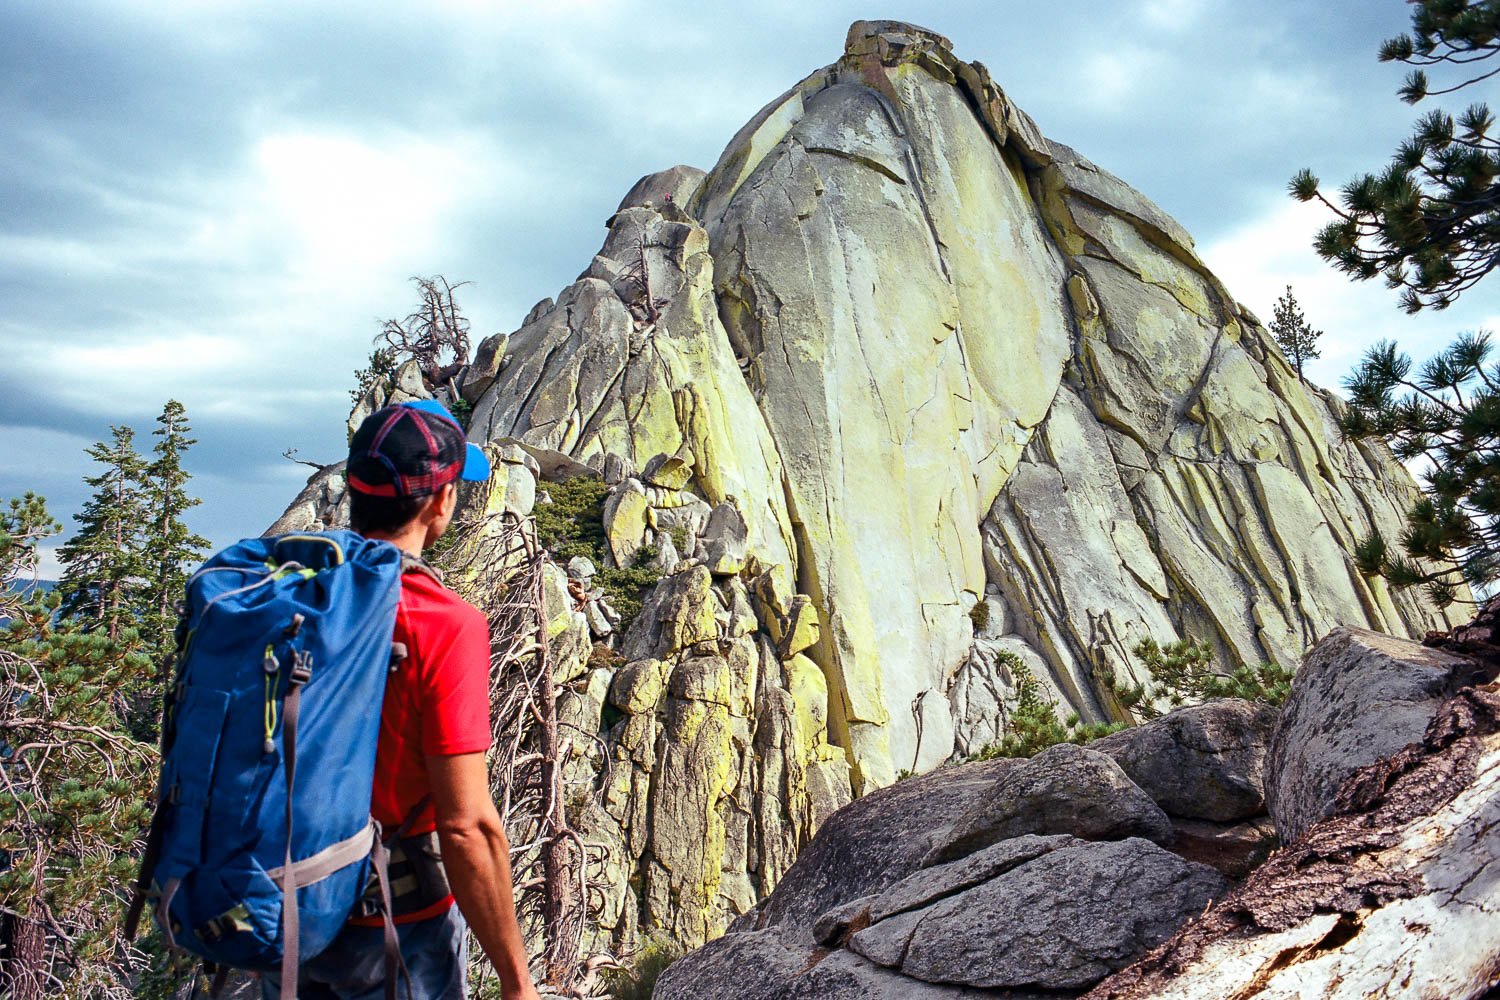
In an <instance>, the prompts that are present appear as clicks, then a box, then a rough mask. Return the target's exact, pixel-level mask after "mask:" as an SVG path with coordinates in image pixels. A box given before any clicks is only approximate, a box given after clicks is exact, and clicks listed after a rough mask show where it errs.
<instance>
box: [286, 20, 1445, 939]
mask: <svg viewBox="0 0 1500 1000" xmlns="http://www.w3.org/2000/svg"><path fill="white" fill-rule="evenodd" d="M608 225H609V234H608V236H607V237H606V239H605V242H604V246H603V248H602V249H601V250H600V252H599V253H598V254H597V255H596V256H595V257H594V258H593V260H592V261H591V262H590V263H589V265H588V267H587V268H586V270H585V271H584V272H583V274H582V275H581V276H580V277H579V279H578V280H577V281H576V282H574V283H573V284H571V285H569V286H568V287H567V288H565V289H563V290H562V291H561V292H560V293H559V294H558V295H557V297H556V299H555V300H553V299H546V300H543V301H542V302H540V303H538V304H537V306H536V307H535V308H534V309H533V310H532V311H531V313H530V314H529V315H528V316H527V317H526V320H525V322H524V323H523V325H522V326H521V327H520V328H519V329H518V330H516V331H515V332H513V333H511V334H509V335H502V336H497V337H494V338H491V339H490V340H488V341H486V342H485V343H484V344H483V345H481V347H480V349H479V350H478V352H477V354H476V359H475V362H474V363H473V364H472V365H471V366H469V368H468V369H467V370H466V371H465V372H464V373H462V374H461V375H460V376H459V377H458V379H457V380H456V382H455V387H456V388H446V389H443V390H440V391H439V395H440V396H441V395H443V394H444V393H446V394H447V395H449V396H450V397H451V396H452V395H453V393H454V392H455V391H456V392H457V393H458V394H460V395H461V396H462V397H463V398H464V399H465V400H466V401H468V402H470V403H471V404H472V405H473V416H472V420H471V423H470V435H471V438H472V439H474V440H476V441H480V442H488V443H493V444H494V445H495V446H496V453H497V456H498V457H499V458H500V459H501V460H500V461H497V462H496V473H497V481H496V482H497V489H496V490H495V491H494V492H493V493H492V502H495V503H498V502H501V500H503V501H504V502H506V503H509V504H512V505H513V506H514V507H515V509H516V510H518V511H519V512H521V513H528V512H530V510H531V499H532V496H533V495H534V493H535V491H536V489H538V488H540V489H542V490H546V489H547V488H548V486H547V482H546V481H547V480H549V479H557V478H561V477H563V476H577V475H586V476H597V477H599V478H601V479H602V480H603V482H604V483H605V484H607V487H608V491H609V493H608V499H607V500H606V501H605V504H604V515H603V525H602V528H603V530H604V532H605V535H606V537H607V542H608V549H609V560H610V561H611V562H614V563H616V564H618V565H619V566H622V567H623V566H630V565H633V564H635V563H636V562H637V561H638V560H639V561H640V562H641V563H648V562H649V564H650V565H651V566H653V567H655V568H656V569H657V571H658V573H659V575H660V576H661V580H660V582H659V583H657V584H656V585H655V586H654V587H653V588H652V589H651V590H650V592H649V593H648V594H647V595H646V596H645V600H644V608H643V609H642V611H641V612H640V614H638V615H637V616H636V617H635V619H634V621H633V622H631V623H630V624H629V627H628V628H627V629H626V630H625V632H624V634H623V635H622V636H612V637H611V638H610V641H612V642H615V644H616V648H617V649H618V652H619V654H620V656H621V657H622V660H621V661H620V662H603V661H600V660H598V659H592V660H591V659H590V658H589V649H590V644H591V642H592V641H593V640H595V639H604V638H605V637H606V636H608V635H609V633H610V632H611V630H612V625H611V623H610V622H609V621H608V620H607V616H603V615H596V614H595V613H594V612H595V609H594V607H593V605H592V604H590V605H588V606H587V607H585V608H584V609H583V610H580V611H576V612H574V613H573V618H572V619H567V612H566V611H564V612H563V615H564V619H566V620H561V621H560V623H559V625H558V626H557V627H558V629H559V630H560V631H559V632H558V633H556V634H555V636H554V641H555V642H557V643H558V646H557V648H558V650H559V651H560V652H558V653H557V654H555V659H556V660H557V661H558V665H557V672H558V675H559V676H560V677H562V678H564V679H565V680H566V681H568V682H570V683H573V684H574V685H575V686H576V687H577V689H578V690H579V691H580V692H581V693H580V694H578V695H577V697H576V698H575V699H574V700H573V702H572V703H570V704H571V707H570V708H569V711H570V712H572V713H573V714H572V716H570V724H571V725H573V726H576V727H578V728H579V729H581V730H582V731H583V733H585V734H586V736H587V737H588V738H593V737H597V738H598V745H599V746H600V747H601V748H603V749H601V750H599V751H597V753H596V754H595V756H593V757H589V758H585V759H584V760H583V761H581V762H579V763H577V764H576V765H575V766H577V767H580V768H583V770H584V771H585V772H587V774H586V775H585V777H587V776H589V775H593V774H596V773H598V774H602V773H604V769H605V762H606V761H608V762H609V763H610V766H609V767H608V770H607V777H604V778H600V779H599V780H600V781H601V782H602V784H601V792H600V794H599V796H598V798H597V800H595V801H592V802H590V803H587V804H586V805H584V806H582V807H580V819H579V823H580V826H581V828H582V829H584V830H585V831H586V833H587V836H588V837H589V838H590V839H591V840H593V841H597V842H601V843H605V844H608V845H609V846H610V851H611V854H612V856H611V859H610V874H609V878H610V889H609V891H608V893H607V895H608V897H609V898H608V901H607V903H606V904H605V906H604V910H603V914H602V916H601V918H600V919H601V924H602V927H603V929H605V930H608V931H611V932H612V933H614V934H616V935H619V936H624V937H634V936H635V935H636V932H637V931H638V930H646V929H650V928H662V929H664V930H667V931H668V932H669V933H671V934H672V935H674V936H675V937H676V938H677V939H678V940H681V941H684V942H694V941H701V940H703V939H704V938H706V937H709V936H712V935H714V934H716V933H718V932H719V931H722V930H723V928H724V927H725V925H726V924H727V922H728V921H729V920H731V919H733V918H734V917H735V916H736V915H738V914H740V913H743V912H745V911H746V910H747V909H748V908H749V907H750V906H752V905H753V904H754V903H756V901H757V900H759V899H762V898H764V897H765V896H766V895H767V894H768V893H769V892H770V891H771V889H772V888H773V887H774V886H775V884H776V882H777V881H778V880H779V878H780V876H781V875H782V874H783V873H784V872H785V870H786V867H787V866H788V865H789V864H790V862H791V859H792V858H793V857H794V856H795V853H796V851H797V849H798V848H799V847H800V846H801V845H803V844H804V843H806V841H807V839H808V838H809V837H810V836H811V834H812V832H813V831H814V829H815V828H816V827H817V825H818V824H819V823H820V822H821V821H822V819H823V818H825V817H826V816H827V815H829V814H830V812H831V811H832V810H833V809H834V808H836V807H837V806H839V805H840V804H842V803H844V802H846V801H848V799H849V798H850V796H851V795H859V794H863V793H865V792H867V791H869V790H872V789H874V788H878V787H880V786H883V785H887V784H890V783H891V782H892V781H894V780H895V779H896V777H897V776H898V774H900V773H901V772H903V771H915V772H923V771H927V770H930V769H932V768H934V767H936V766H937V765H938V764H940V763H942V762H944V761H946V760H948V759H950V758H951V757H953V756H955V755H962V754H965V753H971V752H973V751H975V750H977V749H979V748H980V747H982V746H984V745H985V744H987V743H989V742H991V741H993V740H995V739H997V738H998V737H999V736H1001V735H1002V734H1003V733H1004V732H1006V729H1007V720H1008V718H1009V717H1010V714H1011V712H1012V711H1013V710H1014V707H1015V704H1016V698H1017V687H1018V683H1019V681H1020V677H1019V676H1018V675H1020V674H1023V673H1024V674H1029V675H1030V676H1031V677H1033V678H1034V679H1035V680H1036V681H1037V683H1038V684H1039V685H1040V687H1041V689H1042V691H1043V692H1045V693H1046V694H1047V695H1048V696H1050V697H1053V698H1055V699H1056V700H1057V701H1058V702H1059V703H1060V704H1061V705H1062V706H1063V710H1064V711H1068V710H1071V711H1075V712H1077V713H1078V714H1079V715H1080V716H1081V717H1082V718H1083V719H1085V720H1105V719H1111V718H1121V717H1122V716H1123V709H1122V708H1121V706H1120V705H1119V704H1118V703H1117V701H1116V698H1115V695H1114V694H1113V692H1114V691H1115V690H1116V689H1117V688H1118V687H1119V685H1121V684H1129V683H1132V682H1138V681H1140V680H1143V679H1145V677H1144V672H1143V670H1142V668H1141V667H1140V665H1139V664H1138V663H1137V661H1136V660H1135V658H1134V657H1133V655H1132V653H1131V650H1132V649H1133V648H1134V647H1135V646H1136V644H1137V643H1138V642H1140V641H1141V640H1143V639H1146V638H1151V639H1154V640H1155V641H1157V642H1159V643H1161V644H1166V643H1168V642H1171V641H1174V640H1177V639H1180V638H1185V637H1189V636H1191V637H1193V638H1195V639H1198V640H1201V641H1206V642H1207V643H1209V644H1210V645H1211V646H1212V647H1213V649H1214V650H1215V652H1216V654H1217V662H1218V664H1219V665H1220V667H1221V668H1225V669H1227V668H1230V667H1234V666H1238V665H1241V664H1251V665H1253V664H1258V663H1261V662H1262V661H1266V660H1272V661H1276V662H1278V663H1280V664H1282V665H1284V666H1287V667H1291V666H1294V665H1295V664H1296V663H1297V662H1298V661H1299V660H1300V659H1301V657H1302V655H1303V652H1304V651H1305V650H1306V649H1307V648H1308V647H1309V646H1310V645H1311V644H1312V643H1313V642H1314V641H1315V640H1317V639H1318V638H1319V637H1321V636H1322V635H1324V634H1325V633H1327V632H1329V631H1330V630H1331V629H1333V628H1334V627H1336V626H1339V625H1348V626H1359V627H1365V628H1371V629H1376V630H1380V631H1385V632H1390V633H1395V634H1398V635H1409V634H1414V633H1416V634H1419V633H1421V632H1422V631H1424V630H1426V629H1428V628H1437V627H1446V626H1447V625H1448V624H1450V622H1448V621H1447V620H1445V618H1444V615H1443V613H1441V612H1439V611H1437V610H1434V609H1433V608H1432V607H1430V606H1428V605H1427V604H1425V603H1424V601H1423V599H1422V598H1421V597H1420V596H1418V595H1416V594H1415V593H1407V592H1401V593H1396V592H1392V591H1390V590H1388V589H1387V587H1386V585H1385V584H1384V582H1383V581H1381V580H1379V579H1375V578H1370V577H1366V576H1364V575H1362V574H1361V573H1360V572H1359V570H1358V569H1357V567H1356V565H1355V562H1354V558H1353V554H1352V553H1353V550H1354V547H1355V544H1356V541H1357V540H1358V539H1360V538H1361V537H1363V536H1365V535H1366V534H1368V533H1369V532H1370V531H1371V530H1372V529H1378V530H1380V531H1381V532H1382V533H1383V534H1384V535H1385V536H1386V537H1396V536H1397V535H1399V534H1400V531H1401V526H1402V522H1403V511H1404V510H1405V509H1406V508H1407V506H1408V504H1409V502H1410V500H1411V498H1412V497H1413V495H1414V485H1413V483H1412V481H1411V479H1410V477H1409V475H1408V474H1407V473H1406V472H1405V470H1404V469H1402V468H1401V466H1400V465H1399V464H1397V463H1396V462H1395V461H1394V460H1393V459H1392V457H1391V455H1390V454H1389V452H1388V451H1387V450H1386V449H1385V448H1384V447H1383V446H1381V445H1378V444H1372V443H1368V442H1359V441H1346V440H1344V439H1342V438H1341V436H1340V434H1339V431H1338V428H1337V420H1336V412H1337V408H1338V406H1339V402H1338V400H1337V399H1336V398H1335V397H1333V396H1332V395H1330V394H1329V393H1327V392H1324V391H1322V390H1319V389H1317V388H1314V387H1312V386H1309V385H1307V384H1305V383H1304V382H1302V381H1301V380H1300V379H1299V378H1298V377H1297V375H1296V373H1295V372H1294V371H1293V369H1292V368H1291V367H1290V366H1289V365H1288V363H1287V361H1286V359H1285V358H1284V357H1283V356H1282V355H1281V354H1280V353H1279V351H1278V349H1277V348H1276V346H1275V344H1274V341H1273V339H1272V337H1271V335H1270V334H1269V333H1268V332H1267V330H1266V329H1265V327H1264V326H1263V325H1262V324H1261V323H1260V322H1259V321H1258V320H1257V319H1256V318H1255V317H1254V316H1253V315H1251V314H1250V312H1249V311H1247V310H1246V309H1245V308H1244V307H1243V306H1241V305H1240V304H1239V303H1238V302H1236V300H1235V299H1234V298H1233V296H1232V295H1231V294H1230V293H1229V292H1228V290H1226V289H1225V288H1224V286H1223V284H1222V283H1221V282H1220V281H1219V280H1218V279H1217V278H1215V277H1214V275H1213V274H1211V273H1210V272H1209V271H1208V269H1207V268H1206V267H1204V265H1203V264H1202V262H1201V261H1199V260H1198V258H1197V257H1196V256H1195V254H1194V251H1193V243H1192V240H1191V238H1190V237H1189V236H1188V234H1187V233H1186V232H1184V231H1183V229H1182V227H1181V226H1179V225H1178V224H1177V223H1176V222H1174V221H1173V220H1172V219H1171V218H1169V217H1168V216H1167V215H1166V214H1165V213H1164V212H1162V211H1161V209H1159V208H1158V207H1157V206H1155V205H1154V204H1152V203H1151V202H1150V201H1149V200H1148V199H1147V198H1145V197H1144V196H1142V195H1141V194H1139V193H1138V192H1136V191H1134V190H1133V189H1131V188H1130V187H1129V186H1127V185H1126V184H1124V183H1123V182H1122V181H1120V180H1119V179H1117V178H1115V177H1114V176H1112V175H1111V174H1109V173H1107V172H1106V171H1104V170H1102V169H1101V168H1099V167H1098V166H1096V165H1094V164H1093V163H1091V162H1090V161H1088V160H1087V159H1085V158H1084V157H1083V156H1081V155H1079V154H1078V153H1076V152H1074V151H1073V150H1072V149H1069V148H1068V147H1066V146H1063V145H1060V144H1058V143H1055V142H1052V141H1049V140H1048V139H1046V138H1044V137H1043V135H1042V133H1041V131H1040V130H1039V129H1038V127H1037V126H1036V124H1035V123H1033V121H1032V120H1031V119H1030V118H1029V117H1028V116H1027V115H1026V114H1025V113H1024V112H1023V111H1021V110H1020V109H1019V108H1017V107H1016V106H1015V105H1014V104H1013V103H1012V102H1011V101H1010V100H1009V99H1008V98H1007V97H1006V95H1005V93H1004V92H1003V91H1002V90H1001V88H1000V87H999V86H998V85H997V84H996V83H995V82H994V81H993V80H992V79H991V77H990V74H989V72H988V71H987V70H986V69H985V67H984V66H982V65H980V64H979V63H966V62H963V61H960V60H959V59H957V58H956V57H955V56H954V55H953V51H952V45H951V44H950V43H949V41H948V40H947V39H945V38H943V37H942V36H940V35H937V34H935V33H933V32H931V31H927V30H924V29H921V28H917V27H914V26H911V25H906V24H900V23H895V22H886V21H860V22H857V23H855V24H854V25H853V26H852V27H851V28H850V31H849V34H848V38H847V41H846V43H845V49H844V52H843V54H842V56H841V57H840V58H839V59H838V61H837V62H835V63H833V64H832V65H831V66H827V67H825V68H823V69H820V70H818V71H816V72H815V73H813V74H812V75H810V76H808V77H807V78H806V79H804V80H802V81H801V82H799V83H798V84H796V85H795V86H794V87H792V88H791V89H790V90H788V91H787V92H786V93H785V94H783V95H781V96H780V97H778V98H776V99H775V100H774V101H772V102H771V103H770V104H768V105H766V107H765V108H764V109H762V111H761V112H760V113H759V114H757V115H756V116H755V117H754V118H753V119H752V120H751V121H750V122H749V123H748V124H746V125H745V126H744V128H742V129H741V130H740V131H739V133H738V134H737V135H736V136H735V137H734V138H733V139H732V140H731V141H730V143H729V145H728V147H727V148H726V149H725V151H724V153H723V155H722V156H721V157H720V159H719V162H718V163H717V164H716V165H715V166H714V168H713V169H712V170H711V171H709V172H708V173H707V174H705V173H703V172H702V171H700V170H695V169H692V168H688V167H674V168H672V169H670V170H667V171H664V172H662V173H659V174H655V175H652V176H649V177H646V178H643V179H642V180H641V181H639V182H638V183H637V184H636V185H635V186H634V187H633V188H632V189H631V191H630V192H629V194H628V195H627V196H626V197H625V199H624V200H623V201H622V202H621V204H620V206H619V209H618V210H617V211H616V213H615V214H614V215H613V216H612V217H611V218H610V220H609V224H608ZM412 391H414V392H421V391H423V390H422V389H421V387H420V386H416V387H412ZM375 402H378V400H374V399H372V400H367V404H373V403H375ZM528 477H529V478H528ZM538 477H539V478H540V479H541V480H543V482H542V483H541V484H540V486H538V484H537V483H535V482H532V481H531V480H534V479H536V478H538ZM496 498H499V499H496ZM337 500H338V490H337V487H336V483H335V481H334V479H333V477H332V476H331V474H330V475H324V476H322V477H320V478H316V479H315V481H314V482H313V484H312V485H310V487H309V490H308V491H307V492H306V493H305V494H304V496H303V497H302V498H299V502H298V503H297V504H294V506H293V508H292V510H290V511H289V512H288V515H287V516H286V517H284V518H283V519H282V521H281V522H278V525H277V527H278V528H280V529H286V528H292V527H316V526H320V525H323V524H326V523H330V522H331V521H333V520H335V519H336V518H337V509H336V508H337ZM591 568H592V567H590V569H591ZM575 575H579V576H580V577H587V576H588V575H589V574H588V573H587V572H585V570H584V568H582V567H579V568H578V569H577V572H576V574H575ZM583 586H584V587H586V586H587V585H586V584H583ZM564 605H565V606H566V602H564ZM569 636H573V638H569ZM590 768H592V769H593V770H589V769H590ZM580 780H582V779H580Z"/></svg>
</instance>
